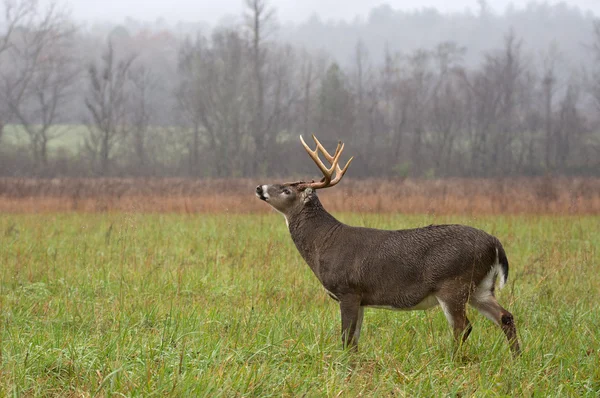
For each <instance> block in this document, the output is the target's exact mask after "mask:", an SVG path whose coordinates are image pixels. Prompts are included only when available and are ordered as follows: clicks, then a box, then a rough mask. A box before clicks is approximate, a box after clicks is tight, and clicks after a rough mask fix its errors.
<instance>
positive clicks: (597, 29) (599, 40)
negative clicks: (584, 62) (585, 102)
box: [592, 19, 600, 115]
mask: <svg viewBox="0 0 600 398" xmlns="http://www.w3.org/2000/svg"><path fill="white" fill-rule="evenodd" d="M592 49H593V57H594V58H593V59H594V61H595V68H594V70H593V71H592V73H593V82H592V96H593V98H594V100H595V103H596V108H597V109H598V114H599V115H600V19H597V20H595V21H594V41H593V45H592Z"/></svg>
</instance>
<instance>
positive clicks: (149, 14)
mask: <svg viewBox="0 0 600 398" xmlns="http://www.w3.org/2000/svg"><path fill="white" fill-rule="evenodd" d="M46 1H49V0H46ZM63 2H64V3H67V4H69V5H70V7H71V10H72V12H73V16H74V17H75V18H76V19H79V20H85V21H87V22H96V21H106V20H111V21H117V22H118V21H122V20H123V19H124V18H125V17H127V16H130V17H133V18H134V19H138V20H144V21H154V20H156V19H157V18H159V17H164V18H165V19H166V20H167V21H169V22H177V21H185V22H196V21H204V22H209V23H211V24H214V23H216V22H218V21H219V20H220V19H221V18H222V17H223V16H224V15H226V14H233V15H240V14H241V12H242V9H243V4H244V0H65V1H63ZM528 2H529V1H528V0H513V1H510V0H488V4H489V5H490V6H491V7H492V9H494V10H495V11H497V12H501V11H503V10H504V9H505V8H506V7H507V5H508V4H510V3H512V4H514V5H515V6H516V7H523V6H524V5H525V4H527V3H528ZM549 2H550V3H558V2H559V1H558V0H549ZM565 2H566V3H568V4H571V5H576V6H579V7H580V8H582V9H589V10H592V11H593V12H594V13H595V14H596V15H600V0H566V1H565ZM385 3H387V4H389V5H391V6H392V7H393V8H395V9H415V8H422V7H435V8H437V9H439V10H442V11H462V10H464V9H466V8H471V9H472V10H476V9H477V8H478V6H477V0H387V1H381V0H272V1H270V4H271V5H272V6H273V7H274V8H275V9H276V10H277V16H278V19H279V21H280V22H288V21H293V22H301V21H304V20H306V19H307V18H308V17H309V16H310V15H311V14H313V13H317V14H318V15H319V16H321V18H322V19H324V20H328V19H346V20H351V19H353V18H354V17H355V16H356V15H363V16H364V15H367V13H368V11H369V10H370V9H371V8H373V7H375V6H378V5H380V4H385Z"/></svg>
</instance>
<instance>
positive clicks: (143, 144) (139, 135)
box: [129, 66, 158, 174]
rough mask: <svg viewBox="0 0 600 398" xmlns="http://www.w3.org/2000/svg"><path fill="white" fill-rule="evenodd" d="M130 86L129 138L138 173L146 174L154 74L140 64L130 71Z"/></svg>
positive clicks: (154, 86) (152, 116)
mask: <svg viewBox="0 0 600 398" xmlns="http://www.w3.org/2000/svg"><path fill="white" fill-rule="evenodd" d="M130 80H131V83H132V84H131V86H132V93H131V101H130V108H131V110H130V112H129V117H130V120H131V122H130V126H131V140H132V146H133V150H134V154H135V159H136V168H137V173H138V174H147V173H148V172H149V170H148V138H149V134H150V131H151V129H152V123H153V121H154V115H155V108H154V104H153V102H152V98H153V97H154V94H155V92H156V90H157V86H158V81H157V78H156V76H155V75H154V74H153V73H152V72H151V71H150V70H149V69H148V68H146V67H144V66H140V67H138V68H135V69H133V70H132V71H131V73H130Z"/></svg>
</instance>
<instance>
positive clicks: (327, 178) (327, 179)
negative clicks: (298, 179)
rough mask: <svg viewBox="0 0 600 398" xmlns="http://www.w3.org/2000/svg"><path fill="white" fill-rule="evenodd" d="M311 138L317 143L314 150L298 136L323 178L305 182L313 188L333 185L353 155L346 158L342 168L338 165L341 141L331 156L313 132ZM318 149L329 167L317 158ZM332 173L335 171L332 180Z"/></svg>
mask: <svg viewBox="0 0 600 398" xmlns="http://www.w3.org/2000/svg"><path fill="white" fill-rule="evenodd" d="M313 140H314V141H315V143H316V144H317V147H316V148H315V150H312V149H310V147H309V146H308V145H307V144H306V142H304V138H302V136H300V141H301V142H302V145H303V146H304V149H305V150H306V152H308V155H309V156H310V157H311V158H312V159H313V161H314V162H315V163H316V164H317V166H318V167H319V169H320V170H321V172H322V173H323V179H322V180H321V181H319V182H311V183H306V185H307V186H308V187H311V188H313V189H319V188H327V187H331V186H334V185H335V184H337V183H338V182H340V180H341V179H342V177H343V176H344V174H345V173H346V170H348V166H350V162H352V159H354V158H353V157H352V158H350V160H348V163H346V166H344V168H343V169H342V168H341V167H340V165H339V161H340V156H341V155H342V151H343V150H344V144H343V143H342V142H341V141H339V142H338V145H337V148H336V150H335V154H334V155H333V156H331V154H330V153H329V152H327V150H326V149H325V147H323V145H322V144H321V143H320V142H319V140H318V139H317V137H315V135H314V134H313ZM319 151H321V153H322V154H323V156H325V158H326V159H327V161H329V162H330V163H331V167H329V168H328V167H326V166H325V165H324V164H323V162H322V161H321V159H320V158H319ZM334 173H335V178H334V179H333V180H332V177H333V174H334Z"/></svg>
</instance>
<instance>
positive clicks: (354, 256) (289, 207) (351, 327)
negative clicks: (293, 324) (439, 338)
mask: <svg viewBox="0 0 600 398" xmlns="http://www.w3.org/2000/svg"><path fill="white" fill-rule="evenodd" d="M313 139H314V141H315V144H316V148H315V149H314V150H312V149H311V148H310V147H309V146H308V145H307V144H306V142H305V141H304V139H303V138H302V136H300V141H301V143H302V145H303V146H304V149H305V150H306V152H307V153H308V155H309V156H310V158H311V159H312V160H313V161H314V162H315V164H316V165H317V167H318V168H319V169H320V171H321V172H322V174H323V178H322V179H321V180H320V181H316V182H315V181H314V180H312V181H310V182H305V181H296V182H287V183H283V184H270V185H258V186H257V187H256V196H257V197H258V198H259V199H260V200H263V201H265V202H267V203H268V204H269V205H270V206H272V207H273V208H274V209H275V210H277V211H278V212H279V213H281V214H283V216H284V217H285V220H286V224H287V227H288V230H289V232H290V235H291V237H292V241H293V242H294V244H295V246H296V248H297V250H298V252H299V253H300V255H301V256H302V258H303V259H304V261H305V262H306V263H307V264H308V266H309V267H310V269H311V270H312V272H313V273H314V275H315V276H316V277H317V279H318V280H319V281H320V282H321V284H322V285H323V287H324V288H325V291H326V292H327V294H328V295H329V296H330V297H331V298H332V299H333V300H335V301H337V302H338V303H339V306H340V313H341V321H342V322H341V323H342V333H341V334H342V347H343V348H344V349H345V348H351V349H354V350H357V349H358V340H359V337H360V332H361V327H362V323H363V316H364V309H365V308H383V309H391V310H397V311H413V310H427V309H429V308H432V307H436V306H437V305H439V306H440V307H441V309H442V311H443V313H444V315H445V317H446V320H447V321H448V324H449V325H450V328H451V329H452V331H453V336H454V347H455V351H456V349H457V348H458V347H460V346H461V345H462V344H463V343H464V342H465V341H466V339H467V337H468V336H469V334H470V333H471V330H472V326H471V323H470V321H469V319H468V318H467V313H466V307H467V304H469V305H470V306H472V307H474V308H475V309H477V310H478V312H480V313H481V314H483V315H484V316H485V317H486V318H488V319H490V320H491V321H492V322H494V323H495V324H496V325H498V326H499V327H500V328H501V329H502V331H503V332H504V334H505V336H506V338H507V340H508V344H509V348H510V350H511V352H512V354H513V355H514V356H515V357H516V356H518V355H519V354H520V347H519V342H518V338H517V329H516V326H515V321H514V317H513V315H512V314H511V313H510V312H508V311H507V310H506V309H505V308H503V307H502V306H501V305H500V304H499V303H498V301H497V299H496V296H495V287H496V282H497V279H499V281H498V285H499V287H500V288H502V287H503V286H504V285H505V284H506V282H507V280H508V259H507V257H506V253H505V251H504V248H503V247H502V244H501V243H500V241H499V240H498V238H496V237H495V236H492V235H490V234H488V233H486V232H485V231H482V230H480V229H476V228H473V227H470V226H466V225H459V224H448V225H430V226H426V227H421V228H414V229H399V230H382V229H373V228H364V227H355V226H349V225H346V224H344V223H342V222H340V221H338V220H337V219H336V218H335V217H333V216H332V215H331V214H330V213H328V212H327V210H325V208H324V207H323V205H322V204H321V202H320V201H319V198H318V196H317V191H318V190H319V189H325V188H331V187H334V186H335V185H337V184H338V183H339V182H340V181H341V179H342V177H343V176H344V175H345V174H346V171H347V170H348V167H349V166H350V163H351V162H352V160H353V157H351V158H350V159H349V160H348V162H347V163H346V165H345V166H344V167H343V168H342V167H340V166H339V161H340V156H341V155H342V151H343V150H344V144H343V143H342V142H341V141H340V142H338V145H337V148H336V150H335V153H334V154H333V155H331V154H330V153H329V152H328V151H327V150H326V149H325V148H324V147H323V145H322V144H321V143H320V142H319V140H318V139H317V137H315V136H314V135H313ZM319 152H320V153H321V155H322V156H323V157H324V158H325V159H326V160H327V161H328V162H329V164H330V166H329V167H327V166H326V165H325V164H324V163H323V161H322V160H321V158H320V157H319Z"/></svg>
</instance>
